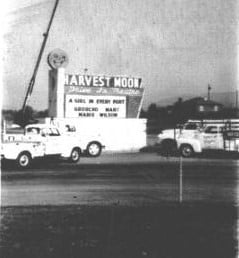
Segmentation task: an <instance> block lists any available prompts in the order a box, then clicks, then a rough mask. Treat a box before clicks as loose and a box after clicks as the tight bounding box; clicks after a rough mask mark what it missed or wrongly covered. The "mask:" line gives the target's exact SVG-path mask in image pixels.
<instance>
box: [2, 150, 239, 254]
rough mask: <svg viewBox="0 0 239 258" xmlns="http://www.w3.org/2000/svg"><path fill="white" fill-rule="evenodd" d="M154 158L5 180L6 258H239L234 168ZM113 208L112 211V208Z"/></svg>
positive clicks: (54, 167) (11, 174)
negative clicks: (180, 187) (181, 183)
mask: <svg viewBox="0 0 239 258" xmlns="http://www.w3.org/2000/svg"><path fill="white" fill-rule="evenodd" d="M182 165H183V166H182V168H183V169H182V172H183V202H182V203H181V204H179V167H180V166H179V158H176V157H174V158H169V159H167V158H164V157H160V156H158V155H156V154H152V153H138V154H117V155H113V154H106V155H103V156H102V157H99V158H96V159H92V158H91V159H90V158H83V159H82V160H81V161H80V162H79V163H78V164H69V163H64V162H62V163H58V162H56V161H55V162H52V161H51V162H50V163H46V161H44V162H43V161H39V162H38V163H36V164H34V167H33V168H32V169H29V170H27V171H19V170H17V169H15V168H13V167H12V168H11V167H6V168H3V171H2V204H3V207H2V209H1V217H0V223H1V227H0V256H1V257H6V258H15V257H24V258H32V257H39V258H43V257H44V258H65V257H71V258H73V257H74V258H78V257H89V258H112V257H115V258H122V257H124V258H139V257H152V258H155V257H162V258H168V257H171V258H178V257H184V258H191V257H194V258H201V257H210V258H225V257H227V258H235V257H238V256H237V254H238V252H237V250H238V242H237V235H238V232H237V228H238V227H237V224H238V211H237V210H238V207H237V205H238V194H237V189H238V162H237V160H234V159H230V158H228V159H225V158H224V157H221V158H219V157H218V158H216V159H215V158H214V159H209V158H208V157H207V158H200V159H199V158H197V159H187V160H183V164H182ZM112 204H113V205H112Z"/></svg>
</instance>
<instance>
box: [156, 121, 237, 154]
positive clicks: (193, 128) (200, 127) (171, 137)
mask: <svg viewBox="0 0 239 258" xmlns="http://www.w3.org/2000/svg"><path fill="white" fill-rule="evenodd" d="M230 131H233V132H237V131H239V120H230V121H229V120H227V121H226V122H225V121H224V120H223V121H222V120H204V121H203V122H202V121H201V122H200V121H193V120H191V121H189V122H188V123H186V124H185V125H184V126H183V127H182V128H181V129H168V130H164V131H162V133H161V134H159V135H158V144H159V145H160V146H161V149H162V151H164V150H166V151H167V152H171V151H175V150H179V152H180V153H181V155H182V156H184V157H191V156H193V154H195V153H201V152H203V151H204V150H227V151H229V150H231V151H239V142H238V141H237V140H235V141H234V143H235V144H234V148H229V149H228V148H227V144H229V141H228V140H227V141H226V138H225V133H228V132H230ZM234 135H235V134H234Z"/></svg>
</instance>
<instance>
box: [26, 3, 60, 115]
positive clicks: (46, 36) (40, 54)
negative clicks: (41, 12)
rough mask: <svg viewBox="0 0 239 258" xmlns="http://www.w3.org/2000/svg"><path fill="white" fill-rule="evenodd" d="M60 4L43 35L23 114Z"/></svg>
mask: <svg viewBox="0 0 239 258" xmlns="http://www.w3.org/2000/svg"><path fill="white" fill-rule="evenodd" d="M58 3H59V0H56V2H55V5H54V8H53V11H52V14H51V18H50V21H49V24H48V26H47V31H46V32H45V33H43V41H42V45H41V48H40V52H39V55H38V58H37V62H36V65H35V68H34V71H33V75H32V77H31V80H30V82H29V85H28V88H27V92H26V96H25V99H24V102H23V106H22V113H23V114H24V112H25V108H26V105H27V101H28V99H29V97H30V96H31V94H32V91H33V87H34V84H35V79H36V75H37V71H38V68H39V65H40V62H41V58H42V54H43V51H44V49H45V46H46V41H47V38H48V34H49V31H50V28H51V24H52V21H53V18H54V15H55V12H56V8H57V5H58Z"/></svg>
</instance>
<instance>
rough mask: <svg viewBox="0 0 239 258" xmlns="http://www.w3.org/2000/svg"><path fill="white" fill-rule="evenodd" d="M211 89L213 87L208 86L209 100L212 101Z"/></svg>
mask: <svg viewBox="0 0 239 258" xmlns="http://www.w3.org/2000/svg"><path fill="white" fill-rule="evenodd" d="M211 89H212V87H211V86H210V84H208V87H207V100H211Z"/></svg>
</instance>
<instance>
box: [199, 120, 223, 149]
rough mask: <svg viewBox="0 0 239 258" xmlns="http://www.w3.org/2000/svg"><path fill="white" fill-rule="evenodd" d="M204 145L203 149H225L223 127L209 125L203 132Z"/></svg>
mask: <svg viewBox="0 0 239 258" xmlns="http://www.w3.org/2000/svg"><path fill="white" fill-rule="evenodd" d="M202 147H203V149H215V150H218V149H223V135H222V127H220V126H213V125H212V126H207V127H206V129H205V130H204V132H203V133H202Z"/></svg>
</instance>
